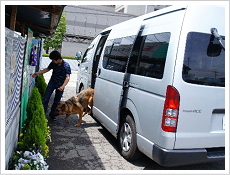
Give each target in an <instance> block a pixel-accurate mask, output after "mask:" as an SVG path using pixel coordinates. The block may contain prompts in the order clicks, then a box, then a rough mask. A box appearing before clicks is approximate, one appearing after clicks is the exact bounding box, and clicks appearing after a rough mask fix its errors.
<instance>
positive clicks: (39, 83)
mask: <svg viewBox="0 0 230 175" xmlns="http://www.w3.org/2000/svg"><path fill="white" fill-rule="evenodd" d="M35 86H36V87H37V88H38V91H39V93H40V94H41V98H42V99H43V98H44V95H45V92H46V88H47V83H46V81H45V78H44V76H43V74H40V75H38V76H37V78H36V83H35Z"/></svg>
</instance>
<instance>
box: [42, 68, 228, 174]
mask: <svg viewBox="0 0 230 175" xmlns="http://www.w3.org/2000/svg"><path fill="white" fill-rule="evenodd" d="M72 73H73V74H72V75H71V79H70V82H69V83H68V85H67V86H66V89H65V92H64V95H63V98H62V99H61V101H66V100H67V99H69V98H70V97H72V96H73V95H75V92H76V91H75V89H76V78H77V77H76V71H72ZM50 75H51V73H50V72H49V73H46V74H44V77H45V79H46V81H48V80H49V78H50ZM76 123H77V115H71V116H70V117H69V123H65V120H64V116H62V115H60V116H58V117H57V121H53V120H49V126H50V127H51V133H52V135H51V138H52V142H50V143H48V146H49V149H50V152H49V158H48V159H47V163H48V164H49V170H225V161H221V162H215V163H206V164H199V165H188V166H180V167H170V168H166V167H162V166H160V165H158V164H157V163H155V162H154V161H152V160H151V159H149V158H148V157H146V156H143V157H142V158H141V159H140V160H137V161H130V162H129V161H127V160H125V159H124V158H123V157H122V156H121V155H120V154H119V152H118V147H117V141H116V139H115V138H114V137H113V136H112V135H111V134H110V133H109V132H108V131H107V130H106V129H104V128H103V127H102V126H101V125H100V124H98V123H97V122H96V121H95V120H94V119H93V118H92V117H91V116H89V115H87V116H85V117H83V124H82V125H81V126H80V127H75V126H74V125H75V124H76ZM137 172H138V171H135V173H137ZM150 172H152V171H150ZM170 172H172V171H170ZM188 172H189V173H191V171H188ZM202 172H203V171H202ZM218 172H220V173H223V172H225V171H218ZM141 173H144V172H143V171H141ZM155 173H156V172H155ZM155 173H154V174H155ZM194 173H197V171H194ZM216 173H217V172H216Z"/></svg>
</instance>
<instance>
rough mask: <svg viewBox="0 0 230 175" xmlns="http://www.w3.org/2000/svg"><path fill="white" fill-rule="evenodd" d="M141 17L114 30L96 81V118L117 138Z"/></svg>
mask: <svg viewBox="0 0 230 175" xmlns="http://www.w3.org/2000/svg"><path fill="white" fill-rule="evenodd" d="M141 23H142V19H141V18H137V19H135V21H133V20H130V21H127V22H125V23H124V24H123V23H120V24H118V25H116V26H114V28H112V30H111V32H110V34H109V36H108V38H107V40H106V43H105V46H104V49H103V51H102V56H101V58H100V61H99V65H98V71H97V79H96V82H95V88H94V89H95V94H94V107H93V113H94V115H95V117H96V118H97V119H98V120H99V121H100V122H101V123H102V124H103V125H104V126H105V127H106V128H107V129H108V130H109V131H111V133H112V134H113V135H114V136H115V135H116V134H117V126H118V121H119V111H120V110H119V107H120V103H121V99H122V94H123V84H124V83H123V81H124V76H125V70H126V66H127V61H128V59H129V55H130V53H131V50H132V47H133V44H134V42H135V39H136V37H137V35H138V33H139V30H140V24H141Z"/></svg>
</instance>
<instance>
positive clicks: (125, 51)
mask: <svg viewBox="0 0 230 175" xmlns="http://www.w3.org/2000/svg"><path fill="white" fill-rule="evenodd" d="M134 39H135V36H128V37H124V38H117V39H115V40H113V41H111V40H110V41H108V42H107V44H106V48H105V54H104V58H103V67H104V68H105V69H109V70H113V71H118V72H125V68H126V64H127V60H128V57H129V55H130V52H131V49H132V46H133V42H134Z"/></svg>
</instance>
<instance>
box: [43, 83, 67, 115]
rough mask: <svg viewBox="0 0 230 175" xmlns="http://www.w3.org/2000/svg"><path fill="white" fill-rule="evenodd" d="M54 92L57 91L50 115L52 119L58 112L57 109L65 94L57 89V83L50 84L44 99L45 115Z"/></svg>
mask: <svg viewBox="0 0 230 175" xmlns="http://www.w3.org/2000/svg"><path fill="white" fill-rule="evenodd" d="M54 90H55V97H54V101H53V105H52V107H51V110H50V113H49V116H50V117H52V116H54V112H55V110H56V107H57V105H58V103H59V102H60V100H61V97H62V95H63V92H64V91H59V90H58V89H57V85H56V84H55V83H53V82H52V81H50V82H49V83H48V85H47V88H46V92H45V95H44V99H43V106H44V110H45V113H46V112H47V108H48V104H49V101H50V97H51V95H52V93H53V91H54Z"/></svg>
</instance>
